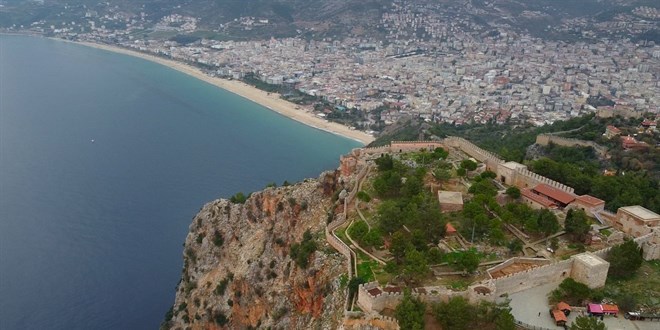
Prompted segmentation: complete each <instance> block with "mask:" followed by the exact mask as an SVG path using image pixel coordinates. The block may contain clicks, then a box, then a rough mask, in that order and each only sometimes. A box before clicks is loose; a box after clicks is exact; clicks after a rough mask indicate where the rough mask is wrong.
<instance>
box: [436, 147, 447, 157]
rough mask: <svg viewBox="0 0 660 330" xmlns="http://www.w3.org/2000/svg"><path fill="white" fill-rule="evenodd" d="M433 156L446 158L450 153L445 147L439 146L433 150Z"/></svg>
mask: <svg viewBox="0 0 660 330" xmlns="http://www.w3.org/2000/svg"><path fill="white" fill-rule="evenodd" d="M433 156H434V157H435V158H437V159H445V158H447V156H449V153H448V152H447V151H446V150H445V149H442V148H440V147H438V148H435V150H433Z"/></svg>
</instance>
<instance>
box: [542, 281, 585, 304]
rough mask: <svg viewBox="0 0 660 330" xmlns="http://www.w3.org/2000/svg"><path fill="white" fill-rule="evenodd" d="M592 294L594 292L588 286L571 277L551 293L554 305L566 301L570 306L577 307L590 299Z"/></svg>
mask: <svg viewBox="0 0 660 330" xmlns="http://www.w3.org/2000/svg"><path fill="white" fill-rule="evenodd" d="M592 294H593V291H592V290H591V289H590V288H589V287H588V286H586V285H585V284H583V283H580V282H577V281H575V280H574V279H572V278H570V277H569V278H567V279H565V280H563V281H562V282H561V283H560V284H559V287H557V289H555V290H553V291H552V292H550V301H551V302H554V303H557V302H560V301H565V302H567V303H568V304H569V305H572V306H577V305H581V304H582V302H583V301H585V300H587V299H589V298H590V297H591V296H592Z"/></svg>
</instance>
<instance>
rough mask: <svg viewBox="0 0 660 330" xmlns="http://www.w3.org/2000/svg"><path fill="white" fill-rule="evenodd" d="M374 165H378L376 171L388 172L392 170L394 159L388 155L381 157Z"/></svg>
mask: <svg viewBox="0 0 660 330" xmlns="http://www.w3.org/2000/svg"><path fill="white" fill-rule="evenodd" d="M375 162H376V165H378V170H379V171H381V172H383V171H389V170H391V169H393V168H394V159H392V156H390V155H389V154H385V155H382V156H380V157H378V158H377V159H376V161H375Z"/></svg>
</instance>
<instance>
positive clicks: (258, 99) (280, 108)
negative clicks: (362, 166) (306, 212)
mask: <svg viewBox="0 0 660 330" xmlns="http://www.w3.org/2000/svg"><path fill="white" fill-rule="evenodd" d="M54 40H58V41H65V42H73V41H69V40H62V39H54ZM73 43H76V44H79V45H83V46H87V47H92V48H97V49H102V50H107V51H111V52H114V53H119V54H124V55H129V56H134V57H139V58H142V59H145V60H148V61H151V62H154V63H158V64H161V65H164V66H167V67H168V68H171V69H174V70H177V71H179V72H182V73H185V74H187V75H189V76H192V77H193V78H196V79H199V80H202V81H204V82H207V83H209V84H212V85H214V86H216V87H219V88H222V89H224V90H226V91H228V92H230V93H233V94H236V95H238V96H241V97H243V98H246V99H248V100H250V101H252V102H254V103H257V104H259V105H261V106H263V107H265V108H267V109H269V110H272V111H275V112H277V113H279V114H281V115H283V116H285V117H287V118H290V119H293V120H295V121H298V122H300V123H302V124H305V125H307V126H310V127H312V128H316V129H319V130H322V131H326V132H329V133H332V134H335V135H338V136H341V137H345V138H348V139H351V140H354V141H357V142H360V143H362V144H364V145H367V144H369V143H370V142H372V141H373V140H374V139H375V138H374V137H373V136H371V135H369V134H367V133H365V132H362V131H358V130H352V129H349V128H348V127H346V126H344V125H342V124H339V123H334V122H330V121H326V120H325V119H323V118H319V117H317V116H315V115H314V114H312V113H310V112H307V111H305V110H296V109H295V107H296V106H298V105H297V104H294V103H291V102H289V101H286V100H283V99H281V98H280V97H279V96H280V94H277V93H267V92H265V91H262V90H260V89H258V88H256V87H253V86H250V85H248V84H246V83H244V82H241V81H237V80H227V79H223V78H219V77H211V76H209V75H207V74H205V73H204V72H202V71H201V70H200V69H198V68H196V67H194V66H191V65H188V64H185V63H182V62H178V61H175V60H170V59H164V58H160V57H157V56H154V55H151V54H146V53H142V52H138V51H134V50H130V49H125V48H121V47H117V46H111V45H102V44H96V43H92V42H73Z"/></svg>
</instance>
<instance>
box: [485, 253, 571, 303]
mask: <svg viewBox="0 0 660 330" xmlns="http://www.w3.org/2000/svg"><path fill="white" fill-rule="evenodd" d="M572 266H573V260H572V259H568V260H562V261H559V262H556V263H553V264H550V265H545V266H541V267H537V268H532V269H529V270H526V271H523V272H519V273H515V274H511V275H507V276H504V277H500V278H497V279H493V283H494V284H495V287H496V288H497V290H496V294H497V295H501V294H505V293H507V294H512V293H516V292H519V291H523V290H527V289H531V288H534V287H537V286H539V285H543V284H546V283H552V282H560V281H562V280H563V279H565V278H568V277H570V276H571V268H572Z"/></svg>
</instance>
